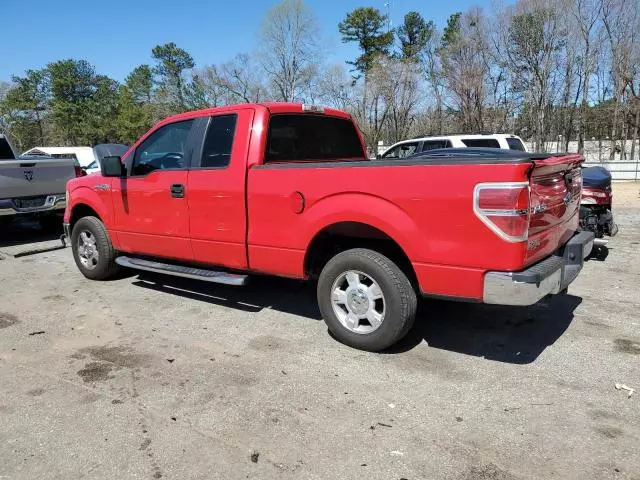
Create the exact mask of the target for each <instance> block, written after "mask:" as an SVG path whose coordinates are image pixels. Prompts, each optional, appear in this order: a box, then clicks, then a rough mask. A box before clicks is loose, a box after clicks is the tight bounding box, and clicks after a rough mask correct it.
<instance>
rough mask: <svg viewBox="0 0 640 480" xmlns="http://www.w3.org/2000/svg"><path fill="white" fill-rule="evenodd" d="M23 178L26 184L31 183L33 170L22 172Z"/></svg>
mask: <svg viewBox="0 0 640 480" xmlns="http://www.w3.org/2000/svg"><path fill="white" fill-rule="evenodd" d="M24 178H25V180H26V181H27V182H32V181H33V170H25V171H24Z"/></svg>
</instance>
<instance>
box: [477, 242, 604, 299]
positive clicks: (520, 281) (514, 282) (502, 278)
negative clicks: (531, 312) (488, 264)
mask: <svg viewBox="0 0 640 480" xmlns="http://www.w3.org/2000/svg"><path fill="white" fill-rule="evenodd" d="M594 239H595V235H594V234H593V233H592V232H580V233H578V234H576V235H574V236H573V238H571V240H569V241H568V242H567V243H566V244H565V246H564V247H562V248H561V249H560V250H558V251H557V252H556V253H555V254H554V255H551V256H550V257H548V258H546V259H545V260H542V261H541V262H539V263H536V264H535V265H532V266H531V267H529V268H527V269H526V270H523V271H521V272H487V273H486V274H485V276H484V292H483V301H484V303H491V304H497V305H533V304H534V303H537V302H538V301H540V300H541V299H542V298H544V297H546V296H547V295H551V294H555V293H559V292H561V291H562V290H564V289H565V288H567V287H568V286H569V284H570V283H571V282H573V281H574V280H575V279H576V277H577V276H578V274H579V273H580V270H582V266H583V264H584V259H585V258H586V257H588V256H589V254H590V253H591V250H592V248H593V241H594Z"/></svg>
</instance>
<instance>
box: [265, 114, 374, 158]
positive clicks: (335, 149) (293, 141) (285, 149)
mask: <svg viewBox="0 0 640 480" xmlns="http://www.w3.org/2000/svg"><path fill="white" fill-rule="evenodd" d="M365 158H366V156H365V154H364V151H363V149H362V144H361V143H360V136H359V135H358V132H357V131H356V127H355V125H354V123H353V122H352V121H351V120H349V119H346V118H338V117H331V116H324V115H315V114H282V115H273V116H272V117H271V120H270V121H269V137H268V140H267V150H266V152H265V163H270V162H323V161H331V160H348V159H360V160H362V159H365Z"/></svg>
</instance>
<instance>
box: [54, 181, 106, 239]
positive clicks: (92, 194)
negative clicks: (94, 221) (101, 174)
mask: <svg viewBox="0 0 640 480" xmlns="http://www.w3.org/2000/svg"><path fill="white" fill-rule="evenodd" d="M70 194H71V201H70V202H69V201H68V202H67V212H66V213H65V221H67V222H68V221H69V220H70V219H71V217H72V216H73V212H74V210H75V209H76V208H78V207H79V206H81V205H86V206H87V207H90V208H91V209H92V210H94V211H95V212H96V213H97V214H98V216H99V217H100V220H102V223H104V224H105V226H106V227H107V230H110V229H111V228H112V227H113V209H112V208H110V206H111V205H110V203H109V202H110V198H109V192H108V191H103V192H100V193H98V192H97V191H96V190H94V189H93V188H92V187H88V186H85V185H82V186H79V187H77V188H75V189H74V190H71V191H70ZM105 197H106V198H105ZM67 215H68V217H69V218H67Z"/></svg>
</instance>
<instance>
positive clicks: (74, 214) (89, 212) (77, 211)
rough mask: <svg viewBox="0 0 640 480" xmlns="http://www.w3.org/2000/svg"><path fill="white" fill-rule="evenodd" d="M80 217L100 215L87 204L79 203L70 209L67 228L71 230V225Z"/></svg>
mask: <svg viewBox="0 0 640 480" xmlns="http://www.w3.org/2000/svg"><path fill="white" fill-rule="evenodd" d="M82 217H96V218H98V219H100V215H98V213H97V212H96V211H95V210H94V209H93V208H91V207H90V206H88V205H85V204H84V203H81V204H79V205H76V206H75V207H74V208H73V210H72V211H71V220H69V229H70V230H71V231H73V226H74V225H75V224H76V222H77V221H78V220H80V219H81V218H82Z"/></svg>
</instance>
